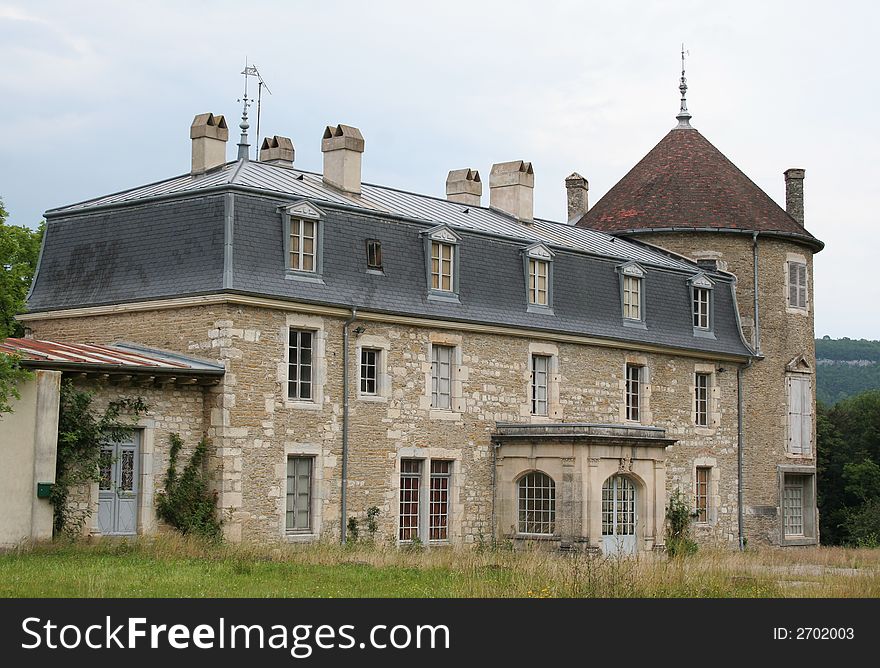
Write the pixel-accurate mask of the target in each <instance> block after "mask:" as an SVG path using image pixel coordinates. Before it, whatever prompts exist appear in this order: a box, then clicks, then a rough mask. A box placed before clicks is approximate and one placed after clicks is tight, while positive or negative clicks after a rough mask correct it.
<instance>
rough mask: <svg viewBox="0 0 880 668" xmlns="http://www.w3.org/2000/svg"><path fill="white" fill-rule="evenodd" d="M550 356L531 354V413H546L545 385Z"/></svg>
mask: <svg viewBox="0 0 880 668" xmlns="http://www.w3.org/2000/svg"><path fill="white" fill-rule="evenodd" d="M549 368H550V358H549V357H548V356H547V355H532V414H533V415H547V387H548V376H549Z"/></svg>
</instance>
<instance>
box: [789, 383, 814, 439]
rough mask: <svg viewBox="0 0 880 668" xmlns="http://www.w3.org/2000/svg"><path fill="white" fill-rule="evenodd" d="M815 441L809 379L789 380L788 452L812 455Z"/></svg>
mask: <svg viewBox="0 0 880 668" xmlns="http://www.w3.org/2000/svg"><path fill="white" fill-rule="evenodd" d="M812 441H813V391H812V386H811V384H810V379H809V378H808V377H800V376H791V377H789V379H788V452H789V453H791V454H793V455H810V454H811V453H812V450H813V448H812Z"/></svg>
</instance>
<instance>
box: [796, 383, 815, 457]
mask: <svg viewBox="0 0 880 668" xmlns="http://www.w3.org/2000/svg"><path fill="white" fill-rule="evenodd" d="M798 380H800V386H801V453H803V454H805V455H809V454H811V453H812V452H813V388H812V387H811V383H810V379H809V378H808V377H803V378H799V379H798Z"/></svg>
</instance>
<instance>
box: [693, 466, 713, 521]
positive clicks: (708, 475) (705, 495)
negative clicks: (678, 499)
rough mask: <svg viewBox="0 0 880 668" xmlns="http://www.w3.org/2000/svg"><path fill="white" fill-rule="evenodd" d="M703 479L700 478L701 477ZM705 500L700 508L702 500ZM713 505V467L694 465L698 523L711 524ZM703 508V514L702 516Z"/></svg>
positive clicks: (696, 517)
mask: <svg viewBox="0 0 880 668" xmlns="http://www.w3.org/2000/svg"><path fill="white" fill-rule="evenodd" d="M701 476H702V477H703V478H704V479H703V480H700V477H701ZM701 499H702V501H703V507H702V509H701V508H700V500H701ZM711 507H712V467H711V466H700V465H697V466H695V467H694V515H695V517H694V521H695V522H697V523H698V524H709V520H710V518H711ZM701 510H702V512H703V516H702V517H700V511H701Z"/></svg>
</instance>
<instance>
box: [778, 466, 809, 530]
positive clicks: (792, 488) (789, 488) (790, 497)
mask: <svg viewBox="0 0 880 668" xmlns="http://www.w3.org/2000/svg"><path fill="white" fill-rule="evenodd" d="M805 479H806V478H805V476H799V475H786V476H785V489H784V490H783V497H782V503H783V524H784V527H785V535H786V536H803V535H804V481H805Z"/></svg>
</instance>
